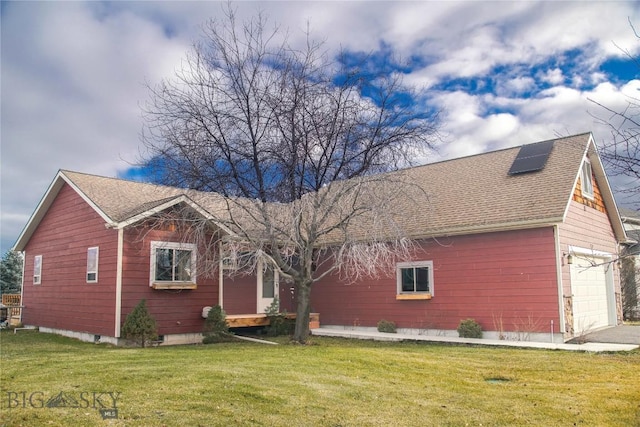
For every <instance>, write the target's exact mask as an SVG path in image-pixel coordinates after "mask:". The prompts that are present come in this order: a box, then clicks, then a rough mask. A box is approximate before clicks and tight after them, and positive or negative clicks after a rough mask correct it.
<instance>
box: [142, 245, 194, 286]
mask: <svg viewBox="0 0 640 427" xmlns="http://www.w3.org/2000/svg"><path fill="white" fill-rule="evenodd" d="M195 266H196V248H195V245H194V244H192V243H176V242H151V272H150V279H151V283H150V286H151V287H154V288H157V289H161V288H172V289H177V288H194V287H195V284H196V270H195Z"/></svg>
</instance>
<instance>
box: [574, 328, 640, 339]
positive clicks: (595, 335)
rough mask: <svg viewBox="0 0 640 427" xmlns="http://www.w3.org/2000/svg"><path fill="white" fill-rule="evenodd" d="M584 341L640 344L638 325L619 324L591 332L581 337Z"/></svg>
mask: <svg viewBox="0 0 640 427" xmlns="http://www.w3.org/2000/svg"><path fill="white" fill-rule="evenodd" d="M583 339H584V340H586V342H604V343H615V344H640V325H620V326H613V327H611V328H607V329H602V330H600V331H595V332H591V333H589V334H587V335H585V336H584V337H583Z"/></svg>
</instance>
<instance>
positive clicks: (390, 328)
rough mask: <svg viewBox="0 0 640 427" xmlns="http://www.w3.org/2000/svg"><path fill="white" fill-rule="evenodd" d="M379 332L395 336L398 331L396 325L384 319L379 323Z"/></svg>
mask: <svg viewBox="0 0 640 427" xmlns="http://www.w3.org/2000/svg"><path fill="white" fill-rule="evenodd" d="M378 332H386V333H389V334H395V333H396V332H397V331H396V324H395V323H393V322H391V321H389V320H384V319H382V320H381V321H379V322H378Z"/></svg>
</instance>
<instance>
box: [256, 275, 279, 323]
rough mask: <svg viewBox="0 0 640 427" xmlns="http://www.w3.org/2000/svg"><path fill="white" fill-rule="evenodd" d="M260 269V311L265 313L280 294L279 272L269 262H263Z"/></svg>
mask: <svg viewBox="0 0 640 427" xmlns="http://www.w3.org/2000/svg"><path fill="white" fill-rule="evenodd" d="M258 271H259V272H258V304H257V306H258V313H264V312H265V310H266V309H267V308H268V307H269V306H270V305H271V304H273V300H274V299H275V297H277V296H278V272H277V271H276V270H275V269H274V268H273V266H272V265H271V264H269V263H261V265H259V266H258Z"/></svg>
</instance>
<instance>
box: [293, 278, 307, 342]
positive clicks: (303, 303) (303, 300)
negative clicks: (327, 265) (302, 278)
mask: <svg viewBox="0 0 640 427" xmlns="http://www.w3.org/2000/svg"><path fill="white" fill-rule="evenodd" d="M310 311H311V283H300V284H298V308H297V310H296V329H295V331H294V333H293V339H294V340H295V341H297V342H299V343H301V344H304V343H305V342H306V341H307V337H309V312H310Z"/></svg>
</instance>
